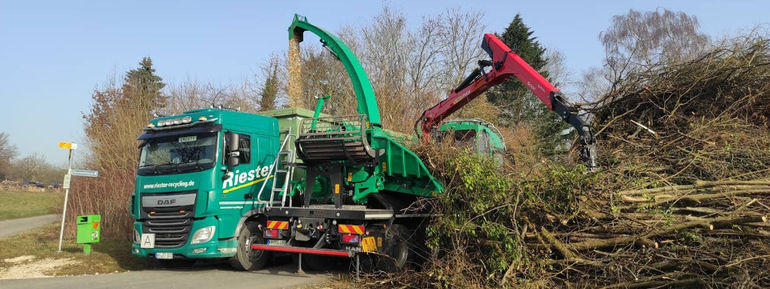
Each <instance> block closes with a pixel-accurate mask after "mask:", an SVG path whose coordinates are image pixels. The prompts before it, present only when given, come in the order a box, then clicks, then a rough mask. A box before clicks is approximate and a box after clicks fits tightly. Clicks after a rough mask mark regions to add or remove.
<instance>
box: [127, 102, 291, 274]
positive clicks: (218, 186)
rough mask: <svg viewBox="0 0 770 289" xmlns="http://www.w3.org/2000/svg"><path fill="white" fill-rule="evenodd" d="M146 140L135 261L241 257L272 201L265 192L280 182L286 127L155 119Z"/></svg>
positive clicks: (200, 116)
mask: <svg viewBox="0 0 770 289" xmlns="http://www.w3.org/2000/svg"><path fill="white" fill-rule="evenodd" d="M139 141H140V142H141V144H140V145H139V165H138V167H137V176H136V187H135V190H134V194H133V195H132V196H131V216H132V217H133V219H134V243H133V245H132V254H133V255H136V256H142V257H152V258H156V259H159V260H173V259H196V258H226V257H232V256H234V255H236V252H237V243H238V242H237V241H238V240H237V238H238V230H239V229H240V227H239V226H241V225H242V224H243V222H244V219H245V218H246V217H247V216H251V215H254V214H255V213H256V212H259V211H261V210H262V208H264V206H265V204H266V203H267V201H268V200H269V199H270V196H269V194H260V192H261V191H263V189H264V188H265V187H267V188H270V185H271V183H272V174H271V170H272V169H273V166H274V163H275V162H274V161H275V159H276V154H277V152H278V149H279V146H280V140H279V129H278V120H277V119H276V118H273V117H267V116H260V115H256V114H248V113H243V112H238V111H233V110H227V109H214V108H210V109H199V110H191V111H186V112H184V113H182V114H179V115H174V116H168V117H159V118H156V119H153V120H151V121H150V123H149V124H148V125H147V127H146V128H145V131H144V133H143V134H142V135H141V136H139ZM265 191H267V190H265Z"/></svg>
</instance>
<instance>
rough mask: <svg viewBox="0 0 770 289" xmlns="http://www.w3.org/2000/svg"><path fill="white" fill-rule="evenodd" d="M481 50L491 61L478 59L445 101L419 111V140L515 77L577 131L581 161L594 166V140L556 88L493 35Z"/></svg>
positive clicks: (486, 38) (589, 130)
mask: <svg viewBox="0 0 770 289" xmlns="http://www.w3.org/2000/svg"><path fill="white" fill-rule="evenodd" d="M481 48H482V49H484V51H486V52H487V54H489V56H490V57H491V58H492V60H491V61H490V60H480V61H479V68H476V69H474V70H473V72H471V74H470V75H468V77H466V78H465V80H464V81H463V82H461V83H460V85H459V86H457V88H455V89H453V90H452V91H451V92H450V93H449V96H447V98H446V99H444V100H442V101H441V102H439V103H437V104H436V105H435V106H433V107H431V108H429V109H427V110H425V111H423V113H422V116H421V117H420V119H419V120H418V122H421V126H422V139H423V141H426V142H427V141H429V140H430V135H431V131H433V130H435V129H436V128H437V127H438V125H439V124H440V123H441V122H442V121H443V120H444V119H445V118H446V117H448V116H449V115H451V114H452V113H454V112H455V111H457V110H458V109H460V108H462V107H463V106H465V105H466V104H468V102H470V101H471V100H473V99H474V98H476V97H477V96H479V95H481V94H482V93H484V92H485V91H487V90H488V89H490V88H491V87H493V86H495V85H498V84H500V83H501V82H503V81H504V80H506V79H507V78H508V77H510V76H515V77H516V78H517V79H518V80H519V81H521V83H523V84H524V85H525V86H526V87H527V88H528V89H529V90H530V91H532V93H534V94H535V95H536V96H537V98H538V99H540V101H542V102H543V104H545V106H546V107H548V109H549V110H552V111H554V112H556V113H557V114H559V115H560V116H562V118H563V120H564V121H566V122H568V123H569V124H570V125H572V126H573V127H575V129H577V131H578V135H580V139H581V145H582V146H583V149H582V150H581V158H584V159H585V160H586V161H587V162H588V166H589V167H591V168H592V167H595V166H596V158H595V154H596V152H595V148H594V143H595V140H594V137H593V133H592V132H591V128H590V126H588V125H587V124H586V122H585V121H584V120H583V119H582V118H581V117H580V116H578V114H577V111H578V109H577V108H575V107H573V106H571V105H569V104H568V103H567V102H566V100H565V99H564V97H563V96H562V94H561V92H560V91H559V89H557V88H556V87H554V86H553V84H551V83H550V82H549V81H548V80H547V79H545V77H543V76H542V75H540V73H538V72H537V70H535V69H534V68H532V66H531V65H529V63H527V62H526V61H524V59H522V58H521V56H519V55H518V54H516V53H514V52H513V51H512V50H511V49H510V48H508V45H505V43H503V41H502V40H500V38H497V36H495V35H494V34H484V40H483V41H482V43H481Z"/></svg>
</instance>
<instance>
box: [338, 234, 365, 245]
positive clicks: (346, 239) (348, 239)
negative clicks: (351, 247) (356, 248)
mask: <svg viewBox="0 0 770 289" xmlns="http://www.w3.org/2000/svg"><path fill="white" fill-rule="evenodd" d="M360 241H361V236H360V235H354V234H343V235H342V236H341V237H340V242H342V243H346V244H358V242H360Z"/></svg>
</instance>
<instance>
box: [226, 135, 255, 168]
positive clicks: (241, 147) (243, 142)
mask: <svg viewBox="0 0 770 289" xmlns="http://www.w3.org/2000/svg"><path fill="white" fill-rule="evenodd" d="M225 151H230V145H229V144H227V143H225ZM238 151H240V152H241V154H240V156H239V157H238V159H240V162H239V163H241V164H248V163H249V162H251V136H249V135H247V134H242V133H239V134H238ZM226 160H227V158H222V164H224V163H225V161H226Z"/></svg>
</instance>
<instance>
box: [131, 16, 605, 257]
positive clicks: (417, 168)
mask: <svg viewBox="0 0 770 289" xmlns="http://www.w3.org/2000/svg"><path fill="white" fill-rule="evenodd" d="M305 32H310V33H312V34H314V35H316V36H317V37H318V38H320V40H321V43H322V44H323V45H324V46H325V47H326V48H328V49H329V50H330V51H331V52H332V53H333V54H334V55H335V56H336V58H337V59H339V60H340V62H342V64H343V66H344V67H345V69H346V71H347V73H348V75H349V78H350V81H351V84H352V87H353V90H354V92H355V97H356V99H355V100H356V102H357V105H356V112H357V113H356V114H355V115H351V116H328V115H324V114H322V109H323V101H324V100H325V99H327V98H328V97H329V96H325V97H320V98H318V105H317V106H316V109H315V111H313V112H311V111H308V110H304V109H298V108H286V109H280V110H274V111H269V112H264V113H261V115H257V114H249V113H243V112H239V111H235V110H231V109H226V108H221V107H219V108H207V109H198V110H191V111H187V112H184V113H182V114H179V115H174V116H166V117H160V118H156V119H153V120H151V121H150V123H149V124H148V125H147V127H146V128H145V131H144V133H143V134H142V135H141V136H139V140H140V141H141V142H142V143H141V145H140V147H139V148H140V149H139V150H140V153H139V165H138V169H137V179H136V187H135V192H134V194H133V195H132V197H131V215H132V217H133V218H134V243H133V244H132V254H133V255H136V256H141V257H149V258H154V259H157V260H159V261H161V262H163V263H169V264H173V263H174V262H177V261H185V260H196V259H206V258H208V259H213V258H218V259H222V258H226V259H228V260H229V261H230V264H231V265H232V266H233V267H234V268H236V269H240V270H255V269H259V268H261V267H263V266H265V265H266V264H267V263H268V262H269V260H270V259H271V256H272V255H273V254H294V255H295V256H297V259H298V263H299V264H298V266H299V269H300V270H302V264H303V262H304V263H305V264H306V265H307V266H308V267H310V268H313V269H320V268H324V266H325V265H326V264H325V262H326V260H327V259H325V257H345V258H352V259H353V260H355V268H356V271H358V270H359V269H361V268H364V269H366V268H371V269H378V270H385V271H397V270H400V269H403V268H404V267H405V266H406V265H407V263H408V262H409V260H416V259H419V257H420V256H419V254H415V252H421V251H422V250H425V248H424V246H425V245H424V244H425V242H424V240H423V238H424V229H425V223H426V220H427V219H428V218H430V217H433V215H432V213H431V210H430V206H429V205H425V202H422V200H423V199H429V198H432V197H435V196H438V195H439V194H441V193H442V192H443V190H444V187H443V184H442V183H441V182H440V181H439V180H437V179H436V178H435V177H433V176H432V175H431V173H430V172H429V171H428V169H427V167H426V166H425V164H424V163H423V162H422V160H421V159H420V158H419V157H418V156H417V155H416V154H415V153H414V152H412V151H411V150H409V149H408V148H407V145H406V142H407V140H406V138H404V137H401V136H398V135H397V134H394V133H392V132H389V131H387V130H386V129H385V128H383V125H382V123H381V121H380V114H379V109H378V106H377V101H376V98H375V95H374V90H373V89H372V86H371V83H370V82H369V80H368V78H367V76H366V73H365V72H364V70H363V68H362V66H361V64H360V63H359V61H358V59H357V58H356V57H355V55H354V54H353V53H352V51H351V50H350V49H349V48H348V47H347V46H346V44H345V43H344V42H342V41H341V40H340V39H339V38H337V37H336V36H335V35H333V34H331V33H328V32H327V31H325V30H323V29H321V28H319V27H317V26H315V25H313V24H311V23H309V22H308V21H307V18H305V17H302V16H299V15H295V16H294V19H293V22H292V24H291V26H290V27H289V39H290V41H296V42H298V43H299V42H302V41H303V40H304V33H305ZM492 36H494V35H492ZM490 40H494V39H492V38H488V37H487V36H485V41H484V42H483V43H482V47H483V48H484V49H485V50H487V51H492V52H491V53H490V56H491V57H492V59H493V60H494V62H492V61H488V62H490V63H492V64H490V65H485V66H480V69H477V70H474V72H473V73H472V74H471V75H470V76H469V77H468V78H466V81H464V82H463V83H462V84H461V85H460V86H459V87H458V88H457V89H455V90H454V91H453V94H451V95H450V98H453V97H454V98H453V100H456V99H460V100H459V101H450V102H448V103H449V104H450V105H445V104H446V103H444V104H442V103H439V104H438V105H437V106H435V107H434V108H433V109H429V110H426V113H423V116H422V117H421V118H420V120H418V122H421V123H422V125H421V127H422V131H423V135H422V138H423V139H426V138H428V137H429V136H430V135H431V134H433V135H435V133H434V130H437V129H439V130H443V131H446V132H448V131H463V130H464V131H466V132H467V131H471V130H472V131H474V132H476V135H477V136H483V135H487V136H488V138H486V139H482V140H483V141H484V142H486V141H489V142H490V143H495V142H496V143H497V144H496V145H497V146H498V147H499V146H500V144H501V143H502V140H501V139H500V138H499V133H497V132H496V131H495V130H493V129H491V128H493V126H492V125H491V124H489V123H486V122H483V121H479V120H458V121H449V122H445V123H442V122H441V121H442V120H443V119H444V118H445V117H446V116H448V115H449V114H451V112H452V111H455V110H456V109H457V108H459V106H462V105H464V104H466V103H468V101H470V100H471V99H472V98H473V97H475V96H477V95H478V94H480V93H481V92H483V91H481V90H482V89H488V88H489V87H491V86H492V85H494V84H496V83H499V82H500V81H502V78H503V77H504V76H507V75H502V74H501V75H500V76H499V77H498V78H492V79H493V81H494V82H488V78H487V76H486V75H487V74H492V75H494V74H493V73H497V72H495V70H494V69H497V70H500V71H503V72H505V71H508V70H509V69H514V68H511V67H510V66H511V65H518V63H514V64H511V63H510V62H507V61H506V58H508V57H514V56H516V55H515V54H513V53H512V52H511V51H510V49H502V50H501V51H503V52H505V53H507V55H508V56H504V55H505V54H502V55H503V56H501V54H500V53H499V51H498V50H500V49H501V46H500V45H499V44H502V42H500V43H493V44H492V45H490V43H489V42H490ZM498 40H499V39H498ZM502 45H503V46H504V44H502ZM506 48H507V47H506ZM511 54H513V56H511ZM516 57H517V56H516ZM480 63H481V62H480ZM484 64H486V62H485V63H484ZM524 64H526V63H525V62H524ZM489 67H491V68H492V69H493V70H489V69H487V70H485V68H489ZM533 71H534V70H533ZM535 73H536V72H535ZM481 75H484V77H483V78H482V77H481ZM516 75H517V77H518V76H519V75H518V74H516ZM538 75H539V74H538ZM541 78H542V77H541ZM469 87H471V88H473V89H470V90H466V88H469ZM551 88H553V87H552V86H551ZM557 92H558V90H555V88H554V89H552V90H551V98H550V99H549V100H553V99H555V97H558V94H557ZM448 99H449V98H448ZM541 99H542V98H541ZM557 100H558V99H557ZM549 103H552V105H549V108H552V107H553V109H554V110H556V111H557V112H560V111H561V108H560V106H559V105H560V104H559V103H557V102H549ZM549 103H546V104H549ZM436 108H438V110H437V109H436ZM567 112H568V113H567V114H565V115H566V118H565V120H568V121H570V122H571V123H572V122H573V121H575V118H577V119H578V120H579V121H582V120H581V119H580V118H579V117H578V116H577V115H576V114H570V113H572V112H574V110H570V109H568V111H567ZM583 124H584V123H583ZM581 128H582V127H581ZM589 132H590V130H589ZM489 136H496V137H497V138H495V137H489ZM473 141H474V142H476V143H478V141H477V140H473ZM587 142H589V143H591V142H590V140H589V141H587ZM590 152H593V150H591V151H590Z"/></svg>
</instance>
